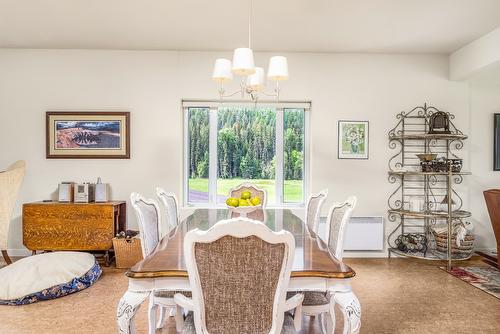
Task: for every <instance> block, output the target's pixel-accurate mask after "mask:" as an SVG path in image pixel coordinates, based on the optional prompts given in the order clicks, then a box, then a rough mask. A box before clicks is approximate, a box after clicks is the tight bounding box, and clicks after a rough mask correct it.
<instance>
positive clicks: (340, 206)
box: [289, 196, 356, 334]
mask: <svg viewBox="0 0 500 334" xmlns="http://www.w3.org/2000/svg"><path fill="white" fill-rule="evenodd" d="M355 206H356V197H354V196H351V197H349V198H347V200H346V201H344V202H340V203H334V204H333V205H332V207H331V208H330V211H329V213H328V217H327V219H326V223H327V224H326V238H327V246H328V249H329V251H330V253H331V254H332V255H333V256H335V257H336V258H337V259H338V260H342V257H343V254H344V247H343V246H344V234H345V228H346V225H347V222H348V221H349V219H350V217H351V214H352V211H353V210H354V208H355ZM290 295H293V293H290V294H289V296H290ZM332 297H333V298H334V301H335V303H337V304H343V303H344V301H343V300H341V297H338V298H336V295H335V294H333V296H331V295H330V293H328V292H326V293H325V292H321V291H307V292H305V293H304V302H303V303H302V311H303V313H304V314H306V315H310V316H316V315H317V316H319V318H320V321H321V327H322V330H323V333H333V331H332V330H331V329H330V330H328V329H327V328H328V327H330V326H335V310H334V303H330V298H332ZM337 299H338V300H337ZM342 309H343V310H345V309H346V308H345V307H343V308H342ZM325 316H329V319H330V320H328V319H327V318H326V317H325ZM348 319H349V317H347V315H344V331H343V333H344V334H347V333H353V332H355V331H352V330H351V328H350V324H349V323H348ZM329 321H330V323H329V324H328V322H329ZM332 328H333V327H332Z"/></svg>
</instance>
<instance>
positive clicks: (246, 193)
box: [241, 191, 252, 199]
mask: <svg viewBox="0 0 500 334" xmlns="http://www.w3.org/2000/svg"><path fill="white" fill-rule="evenodd" d="M250 197H252V193H251V192H249V191H244V192H242V193H241V198H242V199H250Z"/></svg>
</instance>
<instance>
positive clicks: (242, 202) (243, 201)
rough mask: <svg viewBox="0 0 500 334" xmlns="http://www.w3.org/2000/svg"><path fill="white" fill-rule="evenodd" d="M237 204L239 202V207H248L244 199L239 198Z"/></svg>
mask: <svg viewBox="0 0 500 334" xmlns="http://www.w3.org/2000/svg"><path fill="white" fill-rule="evenodd" d="M239 202H240V203H239V204H240V206H248V203H247V201H246V200H244V199H241V198H240V200H239Z"/></svg>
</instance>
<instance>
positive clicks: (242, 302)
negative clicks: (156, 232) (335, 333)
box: [174, 217, 303, 334]
mask: <svg viewBox="0 0 500 334" xmlns="http://www.w3.org/2000/svg"><path fill="white" fill-rule="evenodd" d="M294 249H295V240H294V238H293V236H292V234H291V233H290V232H288V231H280V232H273V231H271V230H270V229H269V228H268V227H267V226H266V225H264V224H262V223H260V222H258V221H255V220H251V219H248V218H241V217H240V218H234V219H228V220H223V221H220V222H218V223H217V224H215V225H214V226H213V227H212V228H210V229H209V230H208V231H200V230H192V231H190V232H188V233H187V234H186V236H185V238H184V256H185V260H186V266H187V271H188V276H189V283H190V285H191V289H192V294H193V298H192V299H191V298H187V297H186V296H184V295H182V294H176V295H175V297H174V299H175V302H176V303H177V305H178V307H179V309H177V312H176V316H177V317H180V315H181V313H182V312H181V309H180V307H183V308H185V309H186V310H189V311H191V312H189V313H188V315H187V317H186V319H185V321H184V323H183V326H181V327H180V328H178V330H180V331H182V333H184V334H191V333H196V334H206V333H231V334H246V333H252V334H264V333H265V334H267V333H271V334H279V333H286V334H288V333H295V330H300V326H301V317H302V313H301V304H302V299H303V295H302V294H297V295H295V296H293V297H292V298H290V299H288V300H287V299H286V290H287V287H288V282H289V280H290V272H291V268H292V263H293V254H294ZM291 310H295V311H294V313H293V317H292V315H291V314H290V313H289V311H291ZM177 323H181V322H177Z"/></svg>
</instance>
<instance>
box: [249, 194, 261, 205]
mask: <svg viewBox="0 0 500 334" xmlns="http://www.w3.org/2000/svg"><path fill="white" fill-rule="evenodd" d="M250 202H252V205H255V206H257V205H260V197H258V196H255V197H254V198H252V199H251V200H250Z"/></svg>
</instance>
